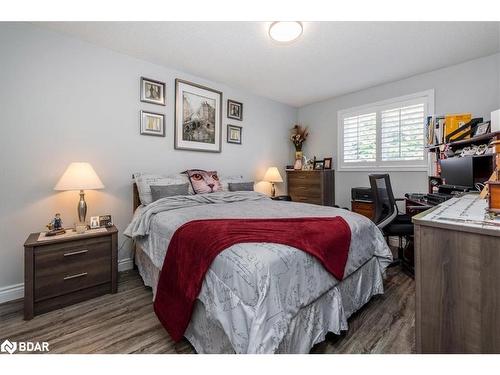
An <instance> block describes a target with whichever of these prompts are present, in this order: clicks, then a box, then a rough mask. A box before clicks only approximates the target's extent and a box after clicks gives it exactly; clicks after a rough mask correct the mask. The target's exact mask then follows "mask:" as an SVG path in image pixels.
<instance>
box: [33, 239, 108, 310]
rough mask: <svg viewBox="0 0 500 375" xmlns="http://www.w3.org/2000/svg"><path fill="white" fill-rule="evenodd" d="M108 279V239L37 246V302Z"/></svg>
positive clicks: (35, 295) (35, 283)
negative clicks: (63, 244)
mask: <svg viewBox="0 0 500 375" xmlns="http://www.w3.org/2000/svg"><path fill="white" fill-rule="evenodd" d="M109 281H111V241H110V240H109V239H108V238H103V239H92V240H83V241H74V242H71V243H68V244H66V245H65V246H61V245H52V246H51V245H49V246H42V247H40V248H37V250H36V252H35V280H34V297H35V301H39V300H42V299H46V298H51V297H54V296H59V295H62V294H65V293H70V292H73V291H76V290H80V289H84V288H88V287H91V286H94V285H99V284H102V283H106V282H109Z"/></svg>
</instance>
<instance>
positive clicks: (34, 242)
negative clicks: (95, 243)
mask: <svg viewBox="0 0 500 375" xmlns="http://www.w3.org/2000/svg"><path fill="white" fill-rule="evenodd" d="M106 229H107V230H106V231H105V232H104V231H102V232H100V231H99V232H92V231H91V230H88V231H87V232H85V233H83V234H77V235H74V236H71V237H61V236H54V237H53V238H51V239H47V240H44V241H38V237H39V236H40V233H41V232H36V233H31V234H30V235H29V236H28V238H27V239H26V242H24V246H25V247H34V246H44V245H51V244H55V243H63V242H70V241H77V240H83V239H89V238H96V237H103V236H109V235H112V234H114V233H118V229H117V228H116V227H115V226H114V225H113V226H111V227H109V228H106Z"/></svg>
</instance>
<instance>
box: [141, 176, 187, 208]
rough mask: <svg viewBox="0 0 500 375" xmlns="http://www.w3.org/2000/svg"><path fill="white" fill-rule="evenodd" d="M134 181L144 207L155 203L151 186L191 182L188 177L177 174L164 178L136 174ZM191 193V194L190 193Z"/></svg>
mask: <svg viewBox="0 0 500 375" xmlns="http://www.w3.org/2000/svg"><path fill="white" fill-rule="evenodd" d="M134 180H135V183H136V185H137V190H138V192H139V199H140V200H141V203H142V204H143V205H144V206H147V205H148V204H150V203H151V202H152V201H153V198H152V196H151V185H161V186H165V185H177V184H184V183H186V182H189V180H188V177H187V176H186V175H182V174H177V175H173V176H162V175H158V174H149V173H134ZM190 193H191V192H190Z"/></svg>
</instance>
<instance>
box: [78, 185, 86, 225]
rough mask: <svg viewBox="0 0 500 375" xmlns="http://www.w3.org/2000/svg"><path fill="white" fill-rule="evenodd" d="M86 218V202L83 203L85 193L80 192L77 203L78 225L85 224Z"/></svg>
mask: <svg viewBox="0 0 500 375" xmlns="http://www.w3.org/2000/svg"><path fill="white" fill-rule="evenodd" d="M86 216H87V202H85V193H84V192H83V190H80V201H79V202H78V220H79V221H80V223H85V217H86Z"/></svg>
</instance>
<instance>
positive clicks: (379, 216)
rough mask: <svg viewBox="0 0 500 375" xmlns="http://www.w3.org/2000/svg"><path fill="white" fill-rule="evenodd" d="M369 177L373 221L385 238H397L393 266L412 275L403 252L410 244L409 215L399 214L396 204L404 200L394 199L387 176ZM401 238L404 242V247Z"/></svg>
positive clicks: (411, 234)
mask: <svg viewBox="0 0 500 375" xmlns="http://www.w3.org/2000/svg"><path fill="white" fill-rule="evenodd" d="M369 177H370V186H371V188H372V193H373V199H374V205H375V216H374V218H373V221H374V222H375V224H377V226H378V227H379V228H380V229H381V230H382V233H383V234H384V236H385V237H389V236H395V237H398V238H399V246H398V259H397V260H396V261H395V262H393V265H396V264H401V265H402V266H403V268H404V269H405V270H407V271H409V272H411V273H413V270H412V268H413V267H411V265H412V264H413V261H412V259H408V258H406V257H405V250H407V249H408V248H409V246H410V243H411V242H412V237H413V223H412V221H411V217H410V216H409V215H406V214H402V213H400V212H399V210H398V206H397V204H396V202H398V201H404V199H403V198H399V199H395V198H394V194H393V193H392V187H391V180H390V178H389V175H388V174H372V175H370V176H369ZM403 238H404V239H405V240H406V241H405V242H406V246H404V247H403ZM412 258H413V256H412Z"/></svg>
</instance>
